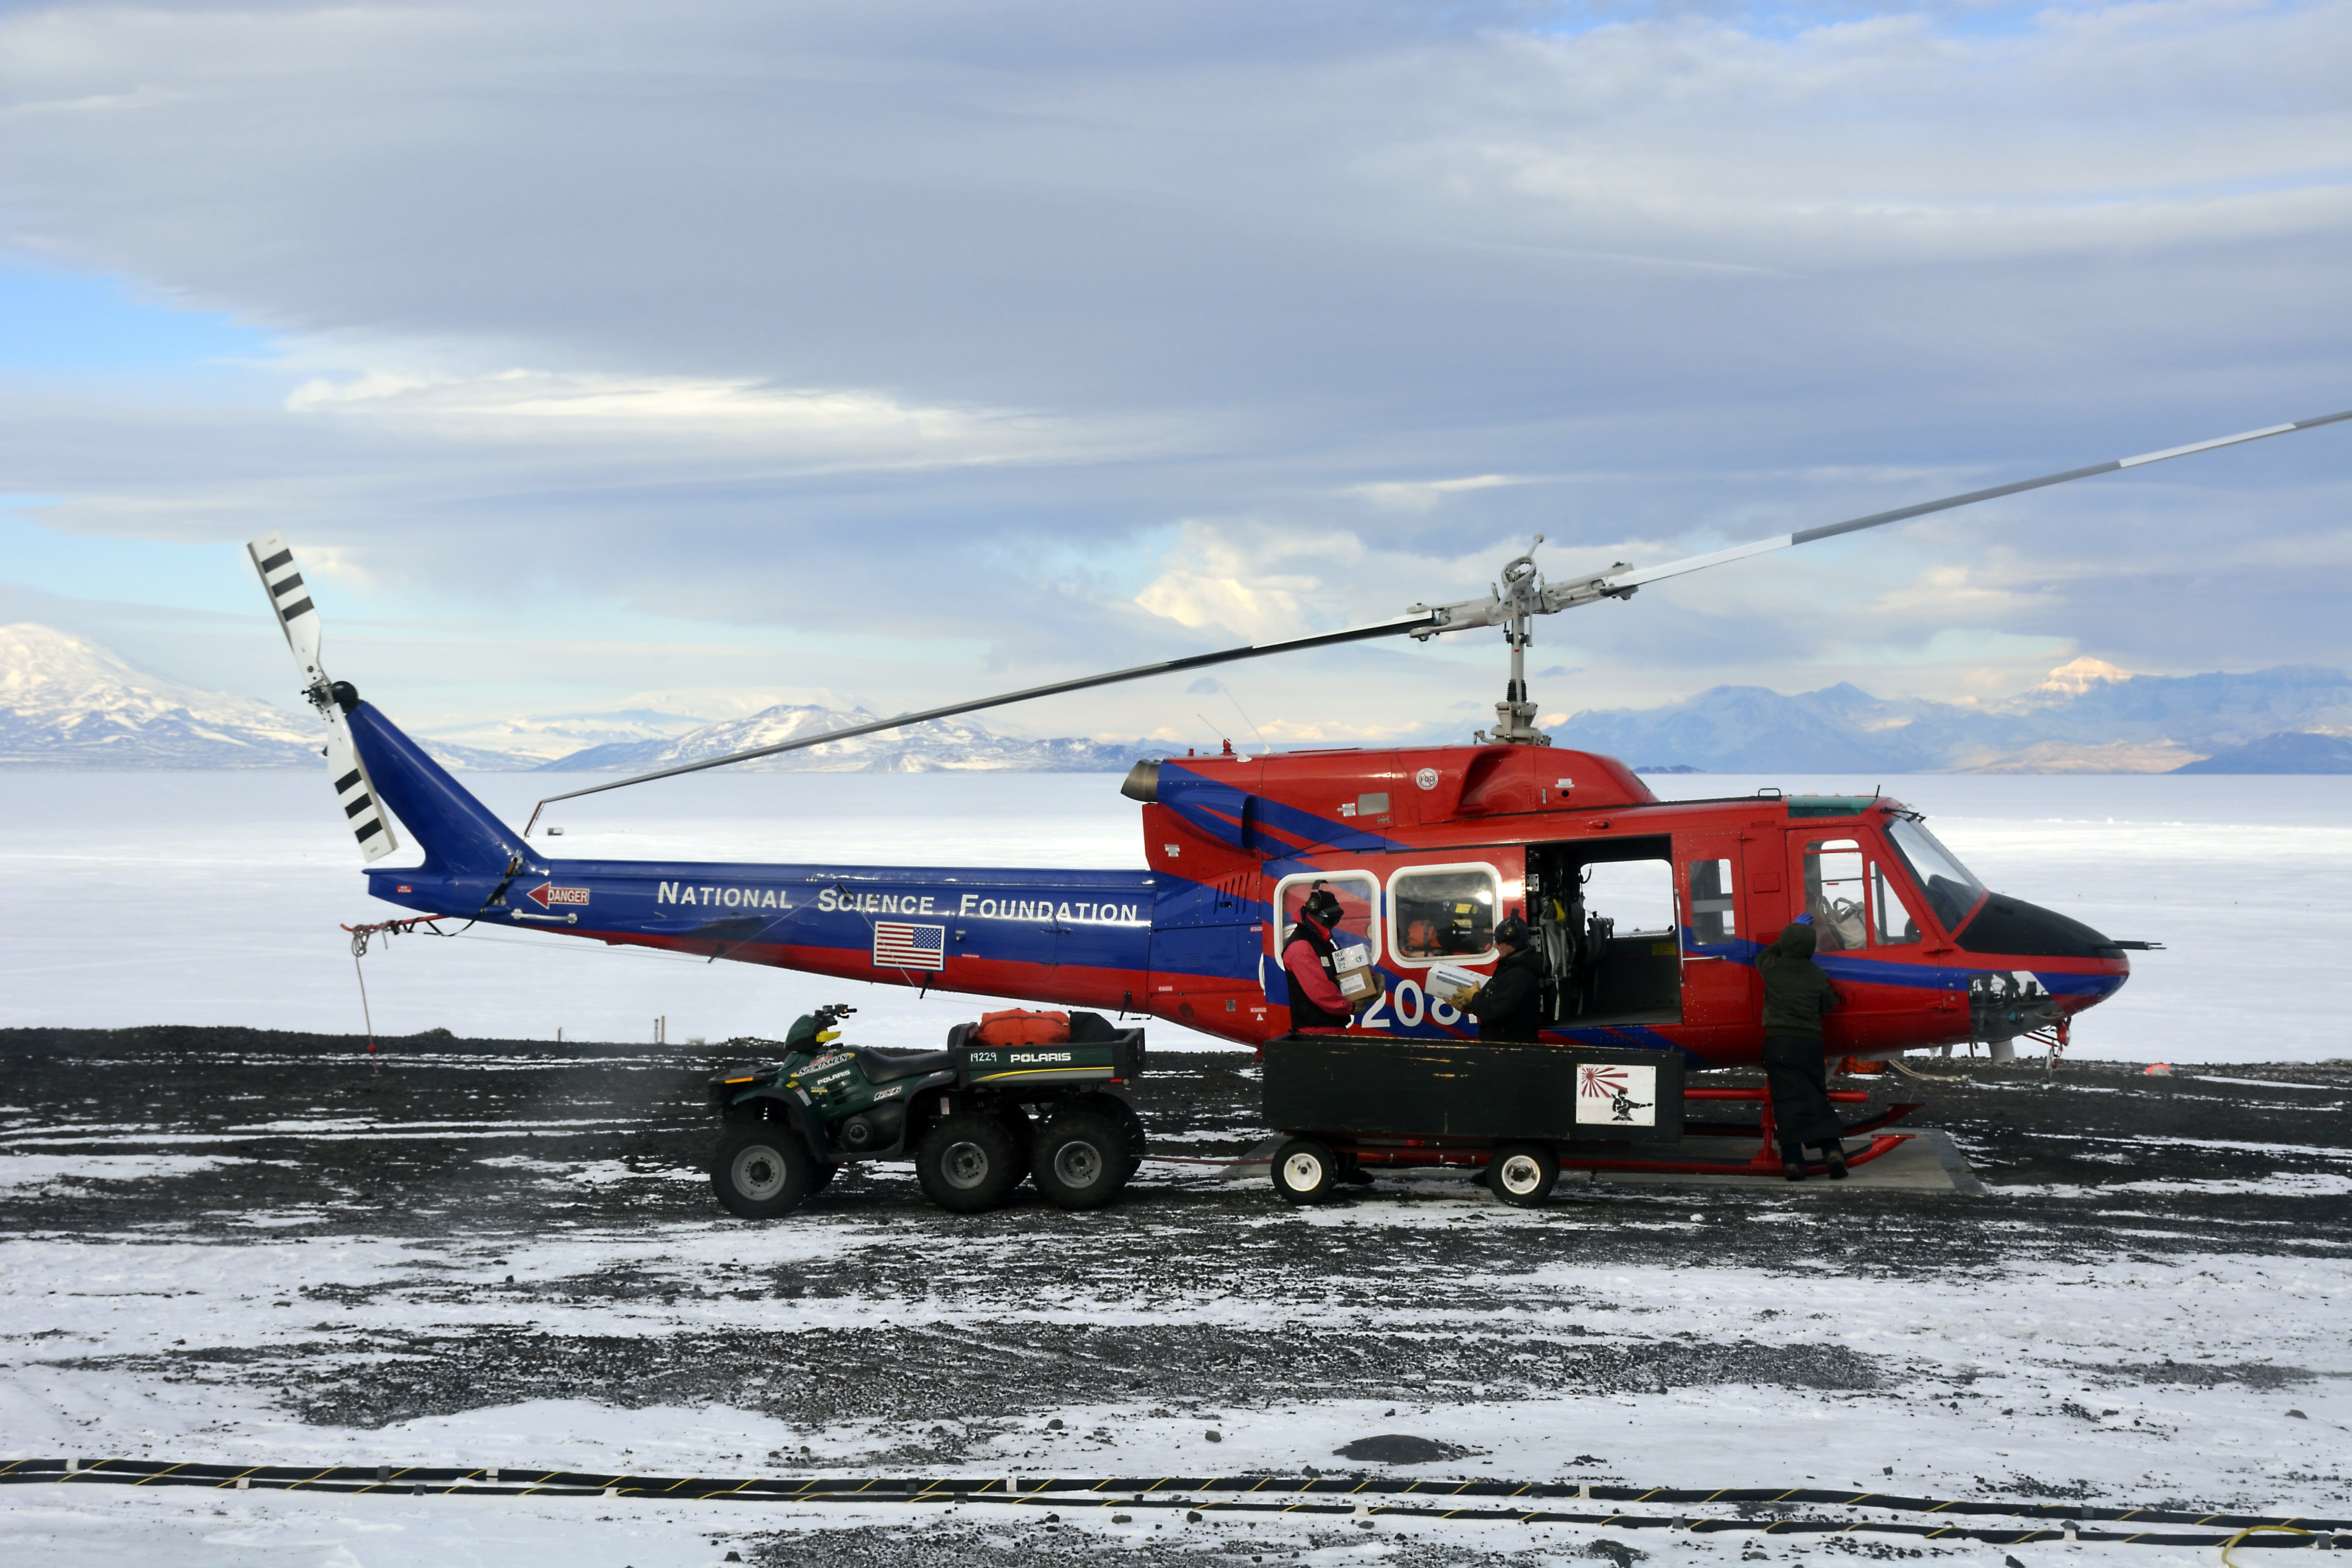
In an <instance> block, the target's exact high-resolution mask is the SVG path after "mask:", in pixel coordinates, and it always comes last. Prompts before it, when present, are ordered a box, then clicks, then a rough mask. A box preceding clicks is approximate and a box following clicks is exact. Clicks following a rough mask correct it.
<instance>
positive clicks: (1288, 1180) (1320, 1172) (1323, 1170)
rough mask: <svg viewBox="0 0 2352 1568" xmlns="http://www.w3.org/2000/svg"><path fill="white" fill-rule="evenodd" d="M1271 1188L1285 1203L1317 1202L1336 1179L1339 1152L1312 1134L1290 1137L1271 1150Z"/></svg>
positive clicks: (1325, 1194)
mask: <svg viewBox="0 0 2352 1568" xmlns="http://www.w3.org/2000/svg"><path fill="white" fill-rule="evenodd" d="M1273 1173H1274V1190H1275V1192H1276V1194H1278V1195H1279V1196H1280V1197H1281V1199H1282V1201H1283V1202H1284V1203H1286V1204H1319V1203H1321V1202H1323V1201H1324V1200H1325V1199H1327V1198H1328V1197H1329V1196H1330V1195H1331V1187H1332V1184H1333V1183H1335V1182H1337V1181H1338V1180H1339V1156H1338V1155H1337V1154H1334V1153H1333V1152H1331V1151H1330V1150H1329V1149H1328V1148H1327V1147H1326V1146H1324V1145H1323V1144H1321V1143H1318V1142H1316V1141H1315V1140H1314V1139H1312V1138H1293V1139H1292V1140H1291V1141H1290V1142H1287V1143H1285V1144H1284V1145H1283V1146H1282V1147H1281V1148H1279V1149H1276V1151H1275V1152H1274V1163H1273Z"/></svg>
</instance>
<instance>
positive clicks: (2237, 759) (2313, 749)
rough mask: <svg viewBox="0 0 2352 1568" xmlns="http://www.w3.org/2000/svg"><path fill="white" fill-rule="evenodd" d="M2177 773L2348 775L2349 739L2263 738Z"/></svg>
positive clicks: (2351, 768) (2304, 734)
mask: <svg viewBox="0 0 2352 1568" xmlns="http://www.w3.org/2000/svg"><path fill="white" fill-rule="evenodd" d="M2172 771H2173V772H2174V773H2352V736H2346V735H2325V734H2318V733H2315V732H2312V731H2301V732H2298V733H2295V734H2289V735H2265V736H2263V738H2262V739H2261V740H2259V741H2249V742H2246V743H2245V744H2244V745H2242V746H2232V747H2231V748H2230V749H2229V750H2228V751H2226V752H2215V753H2214V754H2213V755H2212V756H2210V757H2207V758H2206V759H2205V760H2204V761H2203V762H2200V763H2189V764H2188V765H2187V766H2186V767H2179V768H2175V769H2173V770H2172Z"/></svg>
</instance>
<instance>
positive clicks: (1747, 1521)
mask: <svg viewBox="0 0 2352 1568" xmlns="http://www.w3.org/2000/svg"><path fill="white" fill-rule="evenodd" d="M36 1483H42V1484H49V1485H112V1486H141V1487H207V1488H211V1489H215V1490H237V1491H247V1490H253V1491H318V1492H335V1493H361V1492H375V1493H382V1494H386V1495H394V1496H397V1495H411V1496H438V1497H447V1496H467V1497H624V1498H636V1499H644V1500H663V1499H668V1500H678V1501H685V1500H705V1501H724V1500H738V1501H744V1502H806V1503H880V1502H950V1501H963V1502H986V1503H996V1504H1000V1505H1010V1506H1014V1507H1033V1508H1073V1509H1076V1508H1095V1509H1113V1508H1150V1509H1169V1510H1175V1509H1183V1510H1189V1511H1192V1512H1195V1513H1199V1514H1202V1515H1207V1514H1210V1513H1297V1514H1307V1515H1336V1516H1354V1517H1358V1518H1362V1519H1366V1520H1370V1519H1378V1518H1382V1517H1387V1518H1403V1519H1435V1520H1466V1521H1487V1522H1509V1523H1519V1524H1578V1525H1591V1526H1596V1527H1602V1528H1607V1529H1612V1530H1687V1531H1692V1532H1693V1533H1696V1534H1703V1535H1704V1534H1715V1533H1719V1532H1724V1531H1755V1532H1757V1533H1759V1534H1765V1535H1848V1534H1874V1535H1903V1536H1913V1537H1916V1538H1918V1539H1921V1540H1933V1541H1954V1540H1966V1541H1978V1542H1986V1543H1988V1544H1990V1545H1995V1546H2019V1545H2025V1544H2029V1543H2031V1542H2044V1541H2087V1542H2124V1543H2132V1544H2140V1545H2149V1546H2225V1545H2235V1546H2238V1547H2240V1548H2261V1547H2273V1546H2296V1547H2302V1548H2304V1549H2305V1550H2309V1549H2310V1547H2311V1546H2320V1547H2321V1548H2322V1549H2323V1550H2325V1549H2331V1548H2332V1549H2334V1550H2337V1551H2344V1550H2352V1534H2338V1533H2337V1532H2338V1531H2352V1522H2347V1521H2342V1520H2321V1519H2305V1518H2301V1517H2295V1516H2290V1517H2286V1518H2268V1517H2260V1516H2252V1515H2244V1514H2223V1513H2184V1512H2179V1511H2172V1510H2162V1509H2113V1508H2091V1507H2084V1506H2081V1505H2072V1504H2053V1503H2023V1504H2016V1503H1994V1502H1975V1501H1968V1500H1936V1499H1932V1498H1913V1497H1899V1496H1895V1495H1892V1494H1888V1493H1882V1492H1850V1491H1832V1490H1829V1489H1821V1488H1769V1487H1748V1488H1730V1489H1718V1490H1714V1491H1699V1490H1690V1489H1675V1488H1665V1487H1652V1488H1641V1487H1617V1486H1591V1485H1587V1486H1577V1485H1569V1484H1562V1483H1544V1482H1528V1483H1519V1482H1513V1481H1413V1480H1397V1479H1388V1478H1379V1479H1366V1480H1351V1479H1343V1478H1339V1477H1332V1476H1320V1477H1306V1478H1296V1479H1294V1478H1282V1477H1259V1476H1202V1477H1166V1476H1162V1477H1157V1478H1135V1479H1066V1478H1055V1479H1034V1480H1026V1481H1024V1480H1021V1479H1017V1478H1013V1477H998V1478H976V1477H957V1478H933V1479H920V1478H897V1477H874V1478H839V1477H822V1478H814V1479H799V1480H795V1479H771V1478H753V1479H725V1478H715V1477H709V1476H677V1477H670V1476H635V1475H609V1474H604V1473H601V1472H590V1471H581V1470H528V1469H521V1470H509V1469H506V1468H487V1467H475V1468H462V1469H461V1468H447V1467H439V1466H425V1465H419V1466H393V1465H378V1466H365V1465H329V1466H323V1467H311V1466H300V1465H204V1464H172V1463H168V1462H165V1461H163V1460H154V1459H100V1460H94V1461H91V1462H89V1463H88V1464H84V1463H81V1462H79V1461H78V1460H71V1459H18V1460H14V1461H9V1462H5V1463H0V1485H11V1484H13V1485H20V1486H21V1485H29V1484H36ZM1233 1494H1242V1495H1241V1496H1234V1495H1233ZM1375 1498H1396V1499H1412V1501H1397V1502H1375V1501H1372V1500H1373V1499H1375ZM1441 1498H1443V1499H1455V1498H1459V1499H1465V1500H1469V1499H1475V1500H1480V1501H1481V1502H1483V1503H1484V1504H1485V1505H1486V1506H1472V1507H1444V1506H1438V1500H1439V1499H1441ZM1284 1499H1294V1500H1284ZM1546 1499H1550V1500H1570V1499H1573V1500H1578V1501H1588V1500H1590V1501H1631V1502H1640V1503H1651V1504H1657V1503H1691V1504H1698V1505H1702V1506H1721V1505H1724V1504H1731V1505H1735V1506H1738V1507H1739V1508H1740V1509H1741V1512H1740V1513H1739V1514H1738V1515H1736V1516H1726V1515H1712V1516H1709V1515H1704V1514H1697V1513H1677V1514H1667V1515H1659V1514H1647V1515H1637V1514H1622V1513H1586V1512H1570V1511H1563V1510H1551V1509H1535V1510H1530V1509H1528V1508H1526V1507H1524V1506H1521V1507H1497V1506H1494V1505H1495V1504H1496V1503H1501V1502H1504V1501H1508V1500H1528V1501H1533V1500H1546ZM1801 1503H1810V1504H1815V1505H1820V1504H1829V1505H1832V1506H1837V1507H1843V1508H1874V1509H1884V1510H1889V1511H1893V1512H1906V1513H1927V1514H1941V1515H1945V1516H1948V1517H1949V1516H1962V1515H1968V1516H1980V1515H1988V1514H1990V1515H2002V1516H2007V1517H2010V1518H2020V1519H2043V1520H2055V1521H2062V1522H2060V1523H2059V1524H2058V1525H2057V1526H2056V1527H2054V1528H2053V1527H2050V1526H2041V1527H2030V1528H2026V1529H2021V1530H1994V1529H1987V1528H1983V1527H1976V1528H1964V1527H1961V1526H1958V1525H1953V1524H1926V1523H1910V1522H1906V1521H1893V1520H1886V1521H1878V1520H1860V1521H1856V1520H1828V1519H1795V1518H1789V1517H1786V1516H1785V1515H1780V1514H1776V1513H1772V1512H1769V1511H1767V1510H1774V1509H1780V1508H1786V1507H1789V1506H1790V1505H1792V1504H1801ZM2092 1521H2099V1522H2105V1523H2126V1522H2130V1523H2141V1524H2176V1525H2179V1524H2186V1525H2203V1526H2207V1527H2209V1529H2210V1528H2211V1527H2219V1528H2220V1529H2221V1531H2228V1532H2231V1533H2199V1534H2181V1533H2177V1532H2176V1533H2158V1532H2156V1531H2145V1530H2140V1531H2118V1530H2092V1529H2086V1528H2084V1526H2085V1525H2087V1524H2089V1523H2091V1522H2092ZM2250 1531H2282V1532H2284V1531H2295V1532H2298V1533H2297V1534H2296V1535H2295V1537H2294V1539H2291V1540H2288V1539H2275V1540H2273V1539H2264V1538H2263V1536H2261V1535H2250V1534H2249V1532H2250ZM2315 1538H2316V1539H2315ZM2306 1543H2308V1544H2306Z"/></svg>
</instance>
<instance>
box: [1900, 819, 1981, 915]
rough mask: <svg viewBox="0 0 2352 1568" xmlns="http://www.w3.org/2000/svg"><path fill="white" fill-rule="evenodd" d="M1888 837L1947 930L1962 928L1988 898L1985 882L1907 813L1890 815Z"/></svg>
mask: <svg viewBox="0 0 2352 1568" xmlns="http://www.w3.org/2000/svg"><path fill="white" fill-rule="evenodd" d="M1886 837H1887V839H1888V841H1889V842H1891V843H1892V844H1893V845H1894V846H1895V853H1896V854H1898V855H1900V856H1902V857H1903V859H1904V862H1905V863H1906V865H1908V866H1909V867H1910V868H1911V879H1912V880H1913V881H1915V882H1916V883H1918V884H1919V888H1920V890H1921V891H1923V892H1925V893H1926V894H1927V903H1928V906H1929V907H1930V908H1932V909H1933V910H1935V911H1936V918H1937V919H1938V920H1940V921H1943V922H1944V929H1945V930H1946V931H1958V930H1959V929H1960V922H1961V921H1964V920H1966V919H1968V918H1969V913H1970V911H1972V910H1975V908H1976V907H1977V904H1978V903H1979V900H1982V899H1983V898H1984V896H1985V885H1984V884H1983V883H1982V882H1979V881H1978V880H1977V879H1976V874H1975V873H1974V872H1972V871H1970V870H1969V868H1967V867H1966V866H1963V865H1961V864H1960V862H1959V858H1958V856H1956V855H1954V854H1953V853H1952V852H1951V851H1950V850H1948V849H1947V848H1945V847H1943V845H1942V844H1940V843H1938V842H1937V838H1936V836H1935V835H1934V834H1932V833H1930V832H1928V831H1927V827H1926V826H1925V825H1924V824H1922V823H1918V822H1916V821H1913V820H1912V819H1911V818H1910V817H1907V816H1896V817H1890V818H1889V819H1888V821H1887V824H1886Z"/></svg>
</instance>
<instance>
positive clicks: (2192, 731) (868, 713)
mask: <svg viewBox="0 0 2352 1568" xmlns="http://www.w3.org/2000/svg"><path fill="white" fill-rule="evenodd" d="M730 695H732V696H733V697H734V699H735V700H737V701H740V700H741V696H742V694H730V693H724V692H721V693H716V694H714V693H711V692H704V693H701V694H700V696H699V697H696V696H695V695H694V694H691V693H688V694H684V696H685V697H686V698H687V699H688V700H693V701H694V702H695V703H696V704H697V705H699V703H700V702H703V701H716V702H721V703H723V702H724V701H726V700H728V699H729V697H730ZM769 695H784V694H783V693H771V694H769ZM793 695H799V696H806V697H813V698H817V699H821V700H815V701H797V702H790V701H788V702H782V703H778V704H777V705H776V706H773V707H771V708H766V709H763V710H761V711H759V712H756V713H752V714H751V715H749V716H747V717H744V718H740V719H730V720H725V721H719V722H714V723H699V724H698V721H696V720H695V719H694V718H693V717H691V716H690V715H689V714H688V713H683V712H679V711H676V710H674V709H672V708H669V707H664V708H662V709H651V708H647V709H632V710H621V711H615V712H610V713H576V714H570V715H558V716H554V717H524V718H517V719H512V720H508V721H501V722H499V723H495V724H487V725H476V726H473V727H470V728H468V729H466V730H463V731H458V735H459V736H462V737H463V738H462V739H458V738H454V737H453V738H451V739H447V740H442V739H436V738H433V737H430V736H419V737H418V741H419V743H420V744H422V745H423V746H424V747H425V750H426V751H428V752H431V753H432V754H433V755H434V756H436V757H437V758H439V759H440V760H441V761H442V762H443V763H446V765H449V766H452V767H456V768H461V769H468V770H475V771H505V772H521V771H527V770H537V769H547V770H552V771H557V772H563V773H583V772H649V771H651V770H653V769H656V768H661V767H667V766H670V765H673V764H675V763H682V762H697V761H701V760H703V759H706V758H710V757H718V756H723V755H726V754H728V753H730V752H739V751H743V750H747V749H750V748H752V747H757V746H762V745H772V744H774V743H775V742H779V741H784V740H792V739H797V738H800V737H803V736H809V735H824V734H826V733H829V732H831V731H836V730H842V729H846V728H849V727H851V726H853V725H856V724H859V723H865V722H870V721H873V720H874V719H876V718H877V717H879V715H877V714H876V713H875V712H873V711H872V710H869V709H867V708H865V707H863V706H859V705H856V704H855V703H854V702H853V701H851V700H847V699H842V698H838V697H836V696H835V695H834V694H832V693H828V692H814V691H803V692H798V693H793ZM753 700H761V699H758V698H754V699H753ZM685 705H686V703H685V701H679V702H678V703H677V706H678V707H683V706H685ZM738 711H740V708H738ZM681 731H683V732H681ZM598 736H613V737H626V738H625V739H617V738H616V739H614V740H611V741H608V742H604V743H601V744H592V745H586V746H579V747H578V748H577V749H574V750H571V751H569V752H567V753H566V754H562V755H560V756H557V757H555V759H554V760H553V761H550V760H549V757H550V753H551V752H553V751H555V750H556V749H557V748H559V747H562V746H564V745H566V743H567V742H570V743H572V744H573V745H575V746H576V745H577V742H578V740H581V739H586V738H590V737H598ZM1554 738H1555V740H1556V742H1557V743H1559V744H1560V745H1563V746H1572V747H1575V748H1576V749H1578V750H1580V751H1591V752H1603V753H1605V754H1607V755H1610V756H1614V757H1639V758H1641V759H1642V760H1643V766H1642V767H1641V768H1640V769H1639V771H1640V772H1643V773H1782V772H1788V771H1796V770H1801V771H1806V772H1815V773H2352V680H2347V678H2346V676H2345V674H2344V672H2343V671H2342V670H2338V669H2329V668H2322V667H2318V666H2312V665H2282V666H2279V667H2278V668H2272V669H2261V670H2254V671H2251V672H2249V673H2246V674H2211V675H2189V676H2158V675H2134V674H2132V673H2130V672H2128V671H2126V670H2122V669H2118V668H2116V667H2114V666H2113V665H2108V664H2103V663H2101V662H2099V661H2098V660H2095V659H2076V660H2074V662H2073V663H2071V664H2067V665H2063V666H2062V667H2060V668H2057V669H2055V670H2053V671H2052V672H2051V675H2050V678H2049V679H2046V680H2044V681H2043V682H2042V684H2041V685H2039V686H2037V687H2035V688H2033V689H2032V690H2030V691H2027V692H2024V693H2022V694H2021V695H2020V696H2018V697H2016V698H2013V699H2011V700H2006V701H2000V702H1990V703H1982V704H1969V703H1957V702H1936V701H1930V700H1926V699H1919V698H1903V699H1882V698H1877V697H1873V696H1872V695H1871V694H1870V693H1868V692H1867V691H1864V690H1863V689H1861V688H1859V687H1857V686H1853V685H1852V684H1848V683H1841V684H1839V685H1836V686H1831V687H1824V688H1823V689H1821V690H1818V691H1808V692H1801V693H1799V694H1797V695H1795V696H1783V695H1781V694H1780V693H1779V692H1777V691H1771V690H1768V689H1764V688H1762V687H1754V686H1717V687H1714V688H1711V689H1708V690H1706V691H1702V692H1700V693H1699V694H1698V695H1697V696H1696V697H1692V698H1688V699H1685V700H1683V701H1680V702H1671V703H1667V704H1665V705H1664V706H1663V707H1658V708H1646V709H1638V710H1635V709H1614V710H1587V711H1584V712H1580V713H1577V714H1574V715H1572V716H1571V717H1570V719H1569V720H1568V721H1567V722H1566V723H1565V724H1563V725H1561V726H1559V727H1558V728H1557V729H1556V731H1555V735H1554ZM481 741H491V742H507V745H506V746H499V745H496V744H492V745H483V744H480V743H478V742H481ZM319 743H320V726H319V722H318V720H317V719H316V717H315V716H314V715H312V714H310V713H309V712H306V711H299V710H294V709H291V708H279V707H276V706H274V705H272V704H270V703H267V702H261V701H257V700H254V699H252V698H249V697H238V696H235V695H233V694H231V693H228V692H222V691H207V690H205V689H201V688H198V687H194V686H189V685H186V684H184V683H183V682H180V681H176V680H173V679H170V678H169V677H166V676H160V675H154V674H151V673H149V672H147V671H145V670H142V669H140V668H137V667H136V666H134V665H132V664H131V663H130V662H129V661H128V660H126V659H124V658H121V657H120V656H119V655H117V654H115V653H114V652H112V651H111V650H110V649H108V648H105V647H100V645H98V644H96V643H93V642H90V641H89V640H87V639H86V638H82V637H75V636H73V635H71V634H70V633H68V632H62V631H58V630H57V629H56V628H55V627H51V626H36V625H32V624H29V623H27V624H20V625H16V626H0V767H35V768H281V767H308V766H315V765H317V764H318V762H319V753H318V746H319ZM1439 743H1443V742H1442V741H1441V742H1439ZM509 747H510V748H512V749H508V748H509ZM1167 750H1168V748H1167V747H1166V746H1165V745H1164V744H1161V743H1158V742H1146V741H1141V740H1138V741H1132V742H1100V741H1091V740H1083V739H1074V738H1063V739H1054V740H1024V739H1021V738H1019V737H1015V736H1009V735H1000V734H997V733H995V732H994V731H990V730H987V729H985V728H983V727H982V726H981V725H979V724H975V723H971V722H970V721H938V722H933V723H929V724H924V725H919V726H916V727H914V728H911V729H908V730H901V731H885V732H883V733H880V734H876V735H865V736H859V737H856V738H853V739H850V740H845V741H835V742H823V743H821V744H818V745H815V746H813V747H810V748H809V749H807V750H805V751H802V752H793V753H790V754H788V755H786V756H783V757H777V758H771V759H764V760H762V761H761V762H756V763H746V764H742V765H744V766H747V767H751V768H756V769H776V770H787V771H800V772H823V773H939V772H1024V773H1096V772H1103V773H1108V772H1115V771H1118V770H1122V769H1125V768H1126V767H1127V766H1129V764H1130V763H1133V762H1134V761H1136V760H1137V759H1138V758H1140V757H1148V756H1160V755H1164V754H1165V753H1166V752H1167Z"/></svg>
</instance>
